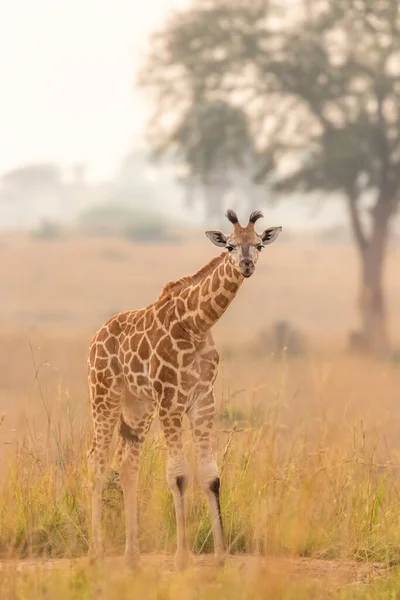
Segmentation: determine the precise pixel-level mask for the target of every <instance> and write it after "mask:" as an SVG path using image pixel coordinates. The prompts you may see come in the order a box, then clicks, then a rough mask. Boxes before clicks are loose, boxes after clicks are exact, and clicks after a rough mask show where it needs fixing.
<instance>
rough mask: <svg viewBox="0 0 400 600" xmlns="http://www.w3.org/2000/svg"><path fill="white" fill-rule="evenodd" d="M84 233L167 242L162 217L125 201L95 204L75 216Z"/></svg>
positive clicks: (167, 225)
mask: <svg viewBox="0 0 400 600" xmlns="http://www.w3.org/2000/svg"><path fill="white" fill-rule="evenodd" d="M79 225H80V227H81V229H82V230H83V232H84V233H86V234H87V235H93V236H117V237H125V238H127V239H128V240H135V241H140V242H148V241H152V242H154V241H158V242H161V241H164V242H165V241H170V240H171V236H170V232H169V223H168V222H166V221H165V217H163V216H159V215H157V214H155V213H153V212H151V211H147V210H142V209H138V208H133V207H130V206H128V205H126V204H115V203H111V202H107V203H105V204H101V205H96V206H93V207H91V208H89V209H87V210H86V211H85V212H83V213H82V214H81V215H80V217H79Z"/></svg>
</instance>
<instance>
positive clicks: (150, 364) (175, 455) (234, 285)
mask: <svg viewBox="0 0 400 600" xmlns="http://www.w3.org/2000/svg"><path fill="white" fill-rule="evenodd" d="M227 216H228V219H229V220H230V222H231V223H232V224H233V231H232V232H231V234H230V235H229V236H228V235H225V234H223V233H222V232H220V231H208V232H206V235H207V237H208V238H209V239H210V240H211V241H212V242H213V243H214V244H215V245H217V246H221V247H224V248H226V249H227V250H228V252H223V253H222V254H220V255H219V256H217V257H215V258H213V259H212V260H211V261H210V262H209V263H208V264H206V265H205V266H204V267H202V268H201V269H199V270H198V271H197V272H196V273H195V274H194V275H191V276H185V277H182V278H181V279H179V280H177V281H173V282H169V283H167V284H166V285H165V286H164V288H163V290H162V291H161V294H160V296H159V298H158V299H157V300H156V301H155V302H153V303H152V304H150V305H149V306H147V307H145V308H142V309H140V310H136V311H135V310H133V311H128V312H125V313H120V314H118V315H116V316H115V317H112V318H111V319H108V321H106V323H105V324H104V325H103V326H102V327H101V328H100V329H99V331H98V332H97V333H96V335H95V336H94V338H93V340H92V342H91V345H90V349H89V358H88V381H89V389H90V394H91V410H92V417H93V424H94V439H93V443H92V446H91V449H90V451H89V453H88V460H89V466H90V475H91V483H92V534H91V538H92V549H93V551H94V552H95V553H98V552H100V551H101V508H102V486H103V479H104V472H105V466H106V462H107V454H108V449H109V446H110V443H111V440H112V434H113V431H114V428H115V427H116V424H117V422H118V421H119V420H120V419H122V421H120V422H121V423H122V422H123V423H125V424H126V426H122V428H121V430H120V436H119V441H118V448H117V452H116V458H117V460H118V463H119V469H120V477H121V484H122V488H123V492H124V498H125V512H126V516H127V518H126V549H125V555H126V559H127V560H128V561H129V562H130V563H131V562H132V561H133V560H134V557H135V556H136V554H137V553H138V541H137V539H138V536H137V514H136V511H137V509H136V503H135V502H133V501H132V498H134V497H135V495H136V491H137V478H138V470H139V457H140V453H141V448H142V444H143V441H144V439H145V433H146V432H147V431H148V429H149V425H150V423H151V418H152V416H153V415H156V414H157V413H158V416H159V419H160V423H161V427H162V429H163V432H164V435H165V439H166V443H167V453H168V460H167V481H168V485H169V486H170V488H171V491H172V493H173V498H174V503H175V514H176V518H177V527H178V547H177V555H176V560H177V564H178V565H180V566H182V565H184V564H185V562H186V558H187V542H186V537H185V524H184V520H183V514H184V492H185V489H186V482H187V476H188V467H187V463H186V459H185V456H184V453H183V443H182V418H183V415H184V414H185V413H186V414H187V415H188V417H189V420H190V422H191V427H192V431H193V439H194V443H195V445H196V450H197V455H198V469H199V482H200V485H201V487H202V489H203V490H204V492H205V493H206V496H207V500H208V505H209V510H210V513H211V522H212V523H213V537H214V545H215V552H216V554H217V556H219V557H222V556H223V554H224V552H225V549H224V541H223V534H222V521H221V519H220V511H219V486H220V484H219V472H218V467H217V465H216V462H215V459H214V455H213V450H212V428H213V422H214V417H215V399H214V390H213V383H214V380H215V377H216V373H217V368H218V360H219V358H218V352H217V350H216V348H215V345H214V341H213V338H212V335H211V329H212V327H213V326H214V324H215V323H216V322H217V321H218V320H219V319H220V318H221V317H222V315H223V314H224V312H225V310H226V309H227V308H228V306H229V305H230V303H231V302H232V300H233V299H234V297H235V295H236V293H237V291H238V290H239V288H240V286H241V284H242V283H243V281H244V278H246V277H249V276H250V275H251V274H252V273H253V272H254V269H255V264H256V262H257V259H258V254H259V252H260V250H261V248H262V247H264V246H265V245H267V244H269V243H271V241H273V240H274V239H276V237H277V235H278V233H279V231H280V229H281V228H277V227H275V228H273V227H272V228H269V229H266V230H264V231H263V232H262V233H260V234H259V233H256V231H255V228H254V224H255V222H256V221H257V219H258V218H260V216H261V214H260V213H258V212H254V213H252V214H251V215H250V218H249V222H248V224H247V226H246V227H242V226H241V225H240V223H239V221H238V219H237V217H236V215H235V213H233V212H232V211H228V213H227ZM128 434H129V435H128ZM128 438H129V439H128Z"/></svg>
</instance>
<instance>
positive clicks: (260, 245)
mask: <svg viewBox="0 0 400 600" xmlns="http://www.w3.org/2000/svg"><path fill="white" fill-rule="evenodd" d="M263 248H264V244H258V246H257V250H258V251H259V252H261V250H262V249H263Z"/></svg>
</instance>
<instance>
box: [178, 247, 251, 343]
mask: <svg viewBox="0 0 400 600" xmlns="http://www.w3.org/2000/svg"><path fill="white" fill-rule="evenodd" d="M210 267H211V264H210ZM203 270H204V268H203V269H202V270H201V271H203ZM243 279H244V278H243V275H242V274H241V273H240V271H239V270H238V269H236V267H234V266H233V265H232V264H231V262H230V260H229V255H228V254H227V253H226V252H224V253H223V254H221V255H220V256H219V257H218V258H217V259H214V261H212V268H210V270H208V272H207V271H206V272H205V273H204V277H201V279H200V280H199V281H198V282H196V283H194V284H193V285H191V286H189V287H188V288H187V289H186V290H183V292H182V294H180V296H179V299H178V302H177V314H178V318H179V320H180V321H181V323H182V325H183V326H184V327H185V329H187V330H188V331H189V332H190V333H191V334H192V335H194V336H195V337H202V336H205V335H206V334H207V333H208V332H209V331H210V329H211V328H212V327H213V326H214V325H215V323H216V322H217V321H218V320H219V319H220V318H221V317H222V315H223V314H224V312H225V311H226V309H227V308H228V306H229V305H230V303H231V302H232V300H233V299H234V297H235V296H236V294H237V292H238V290H239V288H240V286H241V284H242V283H243Z"/></svg>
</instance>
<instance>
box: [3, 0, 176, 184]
mask: <svg viewBox="0 0 400 600" xmlns="http://www.w3.org/2000/svg"><path fill="white" fill-rule="evenodd" d="M181 4H183V2H182V0H8V2H7V0H3V1H2V9H1V18H0V176H1V174H2V173H3V172H4V171H5V170H7V169H9V168H11V167H13V166H16V165H18V164H21V163H26V162H34V161H42V160H51V161H55V162H58V163H60V164H61V166H63V167H66V168H68V167H69V166H71V165H72V164H73V163H74V162H78V161H83V162H85V163H86V164H87V165H88V169H89V176H90V177H91V178H94V179H103V178H104V179H106V178H108V177H109V176H111V175H112V174H113V172H114V171H115V169H116V168H117V165H118V163H119V161H120V159H121V158H122V156H123V155H124V154H125V153H126V152H127V151H128V150H129V148H130V147H132V145H133V144H135V143H136V144H137V143H140V142H141V139H142V133H143V128H144V121H145V117H146V109H145V104H144V101H143V99H142V98H141V97H140V96H139V95H138V94H137V92H135V90H134V79H135V71H136V68H137V67H138V65H139V63H140V60H141V58H142V56H143V52H144V50H145V48H146V41H147V36H148V34H149V33H150V32H151V31H152V30H154V29H155V28H157V27H158V26H160V24H162V23H163V21H164V19H165V17H166V15H167V14H168V11H169V10H171V9H172V8H174V7H176V6H179V5H181Z"/></svg>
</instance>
